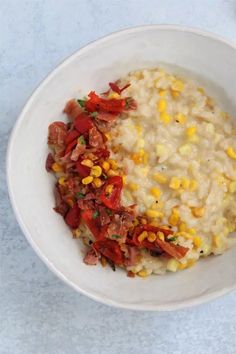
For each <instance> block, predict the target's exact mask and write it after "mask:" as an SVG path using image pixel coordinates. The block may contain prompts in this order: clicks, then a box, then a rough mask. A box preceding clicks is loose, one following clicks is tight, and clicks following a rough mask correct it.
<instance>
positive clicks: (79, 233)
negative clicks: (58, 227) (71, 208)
mask: <svg viewBox="0 0 236 354" xmlns="http://www.w3.org/2000/svg"><path fill="white" fill-rule="evenodd" d="M72 233H73V237H74V238H79V237H80V235H81V231H80V229H79V228H78V229H75V230H73V232H72Z"/></svg>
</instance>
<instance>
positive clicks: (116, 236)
mask: <svg viewBox="0 0 236 354" xmlns="http://www.w3.org/2000/svg"><path fill="white" fill-rule="evenodd" d="M111 237H112V238H116V239H118V238H121V236H120V235H117V234H113V235H112V236H111Z"/></svg>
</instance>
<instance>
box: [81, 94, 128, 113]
mask: <svg viewBox="0 0 236 354" xmlns="http://www.w3.org/2000/svg"><path fill="white" fill-rule="evenodd" d="M88 97H89V99H88V100H87V101H86V102H85V108H86V109H87V111H89V112H94V111H100V110H101V111H105V112H110V113H121V112H122V111H124V109H125V106H126V102H125V99H110V100H106V99H104V98H101V97H99V96H98V95H97V94H96V93H95V92H94V91H92V92H90V93H89V95H88Z"/></svg>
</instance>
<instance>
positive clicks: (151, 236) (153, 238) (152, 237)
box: [147, 232, 157, 242]
mask: <svg viewBox="0 0 236 354" xmlns="http://www.w3.org/2000/svg"><path fill="white" fill-rule="evenodd" d="M156 238H157V236H156V234H155V233H154V232H149V233H148V238H147V239H148V241H149V242H154V241H156Z"/></svg>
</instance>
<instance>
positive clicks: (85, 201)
mask: <svg viewBox="0 0 236 354" xmlns="http://www.w3.org/2000/svg"><path fill="white" fill-rule="evenodd" d="M94 200H95V195H94V194H93V193H87V194H86V195H85V196H84V198H81V199H78V201H77V204H78V206H79V208H80V209H82V210H86V209H95V201H94Z"/></svg>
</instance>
